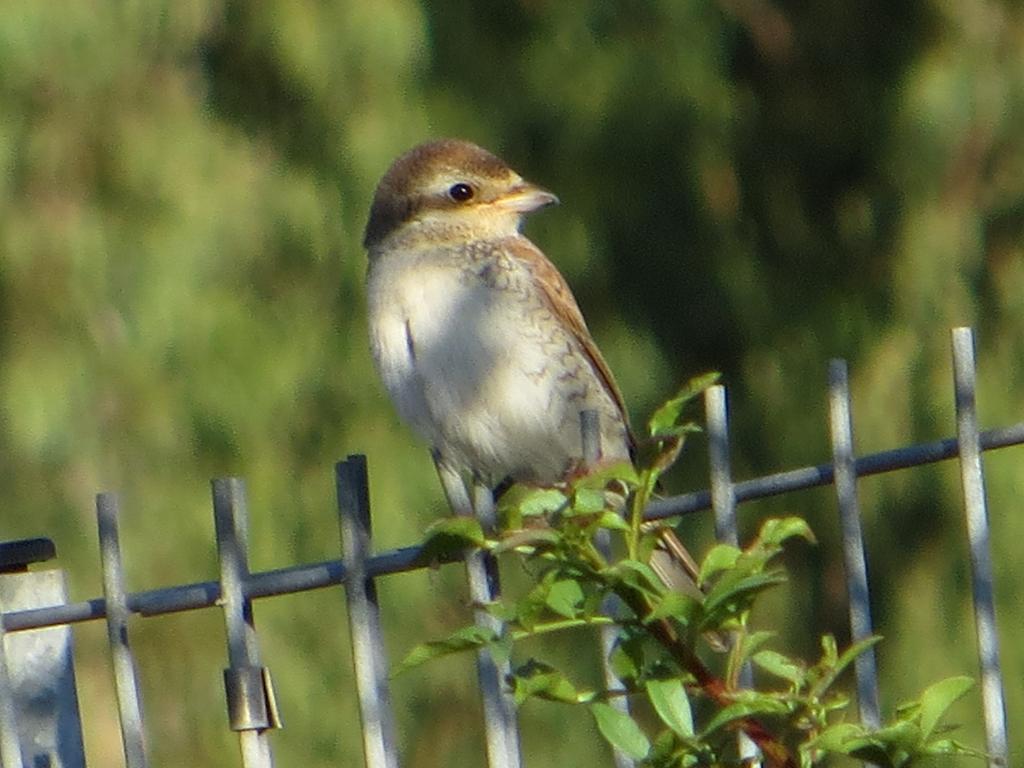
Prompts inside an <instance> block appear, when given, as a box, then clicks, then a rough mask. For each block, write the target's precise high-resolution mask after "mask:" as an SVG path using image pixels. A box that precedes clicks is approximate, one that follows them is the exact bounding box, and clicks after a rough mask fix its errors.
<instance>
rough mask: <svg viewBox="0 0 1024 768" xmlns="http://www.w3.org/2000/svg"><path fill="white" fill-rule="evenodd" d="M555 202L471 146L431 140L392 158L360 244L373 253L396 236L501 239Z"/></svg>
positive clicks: (456, 142)
mask: <svg viewBox="0 0 1024 768" xmlns="http://www.w3.org/2000/svg"><path fill="white" fill-rule="evenodd" d="M557 202H558V198H557V197H555V196H554V195H553V194H551V193H550V192H548V191H547V190H545V189H541V188H540V187H538V186H536V185H535V184H531V183H530V182H528V181H525V180H524V179H523V178H522V177H521V176H520V175H519V174H518V173H516V172H515V171H513V170H512V169H511V168H509V167H508V165H506V164H505V163H504V162H503V161H502V160H500V159H499V158H497V157H495V156H494V155H492V154H491V153H490V152H488V151H487V150H485V149H483V148H481V147H478V146H477V145H476V144H471V143H470V142H468V141H461V140H458V139H442V140H439V141H430V142H427V143H425V144H420V145H419V146H417V147H414V148H413V149H411V150H409V151H408V152H406V153H405V154H404V155H402V156H401V157H399V158H398V159H397V160H395V162H394V163H392V165H391V167H390V168H389V169H388V171H387V173H385V174H384V177H383V178H382V179H381V180H380V183H379V184H378V185H377V191H376V193H375V194H374V196H373V205H372V206H371V207H370V218H369V220H368V221H367V223H366V232H365V234H364V237H363V245H364V246H365V247H366V248H367V249H371V250H372V249H373V248H374V246H377V245H379V244H381V243H383V242H384V241H385V240H387V239H388V238H390V237H391V236H392V235H394V234H396V233H399V232H401V233H403V234H406V233H408V234H410V235H413V236H415V233H416V232H419V233H421V234H422V236H424V237H428V238H429V237H431V236H434V235H442V236H448V237H451V236H455V237H466V238H473V239H477V238H493V237H504V236H508V235H512V234H514V233H516V232H518V231H519V227H520V224H521V222H522V218H523V215H524V214H527V213H529V212H530V211H535V210H537V209H538V208H543V207H544V206H547V205H552V204H554V203H557Z"/></svg>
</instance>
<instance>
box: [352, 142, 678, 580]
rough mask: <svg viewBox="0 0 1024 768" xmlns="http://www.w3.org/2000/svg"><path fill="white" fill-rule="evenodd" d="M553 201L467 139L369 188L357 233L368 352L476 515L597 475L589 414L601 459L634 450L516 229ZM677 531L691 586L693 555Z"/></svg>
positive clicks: (546, 267) (598, 363)
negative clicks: (513, 489)
mask: <svg viewBox="0 0 1024 768" xmlns="http://www.w3.org/2000/svg"><path fill="white" fill-rule="evenodd" d="M558 202H559V200H558V198H557V197H556V196H555V195H554V194H553V193H552V192H550V191H548V190H546V189H544V188H543V187H541V186H538V185H537V184H534V183H533V182H530V181H527V180H526V179H524V178H523V177H522V176H520V174H519V173H517V172H516V171H514V170H513V169H512V168H511V167H510V166H509V165H508V164H507V163H506V162H505V161H503V160H501V159H500V158H499V157H497V156H496V155H494V154H492V153H491V152H489V151H488V150H486V149H484V148H482V147H480V146H478V145H476V144H474V143H471V142H469V141H465V140H462V139H440V140H433V141H428V142H426V143H422V144H420V145H418V146H415V147H413V148H412V149H410V150H408V151H407V152H405V153H404V154H402V155H401V156H399V157H398V158H397V159H396V160H395V161H394V162H393V163H392V164H391V166H390V168H388V170H387V171H386V173H385V174H384V175H383V177H382V178H381V179H380V181H379V183H378V184H377V187H376V190H375V192H374V195H373V201H372V204H371V206H370V213H369V217H368V220H367V223H366V229H365V232H364V237H363V245H364V247H365V249H366V252H367V256H368V269H367V279H366V297H367V311H368V320H369V322H368V327H369V335H370V347H371V352H372V356H373V361H374V364H375V366H376V369H377V372H378V374H379V376H380V378H381V380H382V381H383V383H384V386H385V389H386V390H387V392H388V394H389V395H390V397H391V400H392V401H393V403H394V405H395V408H396V409H397V411H398V414H399V416H400V418H401V419H402V420H403V421H404V422H405V423H407V424H408V425H409V426H410V427H411V428H412V429H413V431H414V432H416V433H417V434H418V435H419V436H420V438H421V439H423V440H424V441H425V442H426V443H428V444H429V445H430V447H431V454H432V456H433V459H434V463H435V465H436V467H437V472H438V475H439V477H440V479H441V484H442V487H443V489H444V491H445V494H446V496H447V497H448V501H449V503H450V505H451V506H452V508H453V509H454V510H455V511H456V512H457V513H463V514H464V513H469V512H470V510H472V509H473V508H474V507H477V508H478V509H477V511H478V513H479V507H480V506H481V504H480V503H479V502H478V501H477V499H479V498H480V497H479V494H480V492H481V490H482V491H483V492H485V493H488V492H489V491H490V490H493V489H494V488H496V487H498V486H499V485H501V484H503V483H509V482H516V483H525V484H529V485H537V486H546V485H551V484H557V483H560V482H563V481H565V480H566V479H568V478H571V477H573V476H574V475H576V474H579V473H581V472H583V471H586V470H587V469H592V468H593V467H592V466H591V467H586V466H584V454H583V441H582V439H581V422H580V418H581V417H580V414H581V412H583V411H592V412H594V413H595V414H596V415H597V420H598V424H599V429H598V433H599V435H600V440H599V443H600V450H599V456H598V462H597V465H598V466H600V465H605V464H611V463H615V462H625V461H630V460H631V457H632V455H633V453H634V447H635V441H634V438H633V435H632V433H631V431H630V426H629V420H628V417H627V411H626V406H625V401H624V399H623V396H622V392H621V391H620V389H619V387H618V384H617V383H616V381H615V378H614V376H613V375H612V372H611V369H610V368H609V366H608V364H607V362H606V361H605V359H604V357H603V356H602V355H601V352H600V350H599V349H598V347H597V344H596V343H595V342H594V339H593V337H592V336H591V333H590V331H589V329H588V327H587V324H586V321H585V320H584V317H583V314H582V312H581V311H580V308H579V305H578V304H577V302H576V299H575V297H574V296H573V293H572V291H571V289H570V288H569V284H568V283H567V282H566V280H565V278H564V277H563V276H562V274H561V273H560V272H559V271H558V269H557V268H556V267H555V265H554V264H553V263H552V262H551V261H550V259H548V257H547V256H545V255H544V253H543V252H542V251H541V250H540V248H538V247H537V246H536V245H535V244H534V243H533V242H532V241H530V240H529V239H528V238H527V237H526V236H524V235H523V234H522V231H521V229H522V224H523V220H524V218H525V217H526V215H528V214H531V213H533V212H535V211H539V210H541V209H543V208H547V207H549V206H552V205H555V204H557V203H558ZM666 530H667V529H666ZM668 535H669V536H670V537H671V539H672V541H670V542H669V545H668V550H672V549H674V548H675V549H677V551H676V553H675V554H674V555H673V557H676V558H682V559H683V561H685V566H684V570H685V571H686V574H687V580H688V581H690V582H691V583H692V582H693V581H694V580H695V579H696V572H697V570H696V568H697V567H696V564H695V563H694V562H693V559H692V557H690V556H689V553H688V552H686V550H685V548H684V547H682V545H681V544H679V543H678V542H677V541H676V540H675V537H674V536H671V533H670V532H669V534H668ZM676 544H678V548H676V547H675V545H676ZM679 551H681V553H682V554H680V553H679ZM687 591H692V590H690V589H689V588H687Z"/></svg>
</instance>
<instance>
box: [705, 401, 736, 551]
mask: <svg viewBox="0 0 1024 768" xmlns="http://www.w3.org/2000/svg"><path fill="white" fill-rule="evenodd" d="M704 416H705V419H706V421H707V431H708V462H709V463H710V465H711V509H712V510H713V512H714V515H715V538H717V539H718V540H719V541H721V542H723V543H725V544H732V546H734V547H738V546H739V544H740V537H739V532H738V530H737V528H736V494H735V492H734V491H733V483H732V465H731V462H730V459H729V413H728V406H727V403H726V398H725V387H723V386H721V385H720V384H716V385H715V386H713V387H709V388H708V390H707V391H706V392H705V393H704Z"/></svg>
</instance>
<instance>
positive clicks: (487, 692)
mask: <svg viewBox="0 0 1024 768" xmlns="http://www.w3.org/2000/svg"><path fill="white" fill-rule="evenodd" d="M473 509H474V510H475V512H476V516H477V518H478V519H479V520H480V524H481V525H482V526H483V527H484V530H485V531H486V532H487V534H488V535H491V534H493V533H494V526H495V519H496V515H495V511H494V497H493V496H492V494H491V489H490V488H487V487H486V486H484V485H482V484H481V483H476V484H475V485H474V488H473ZM466 574H467V576H468V581H469V593H470V598H471V599H472V601H473V604H474V605H477V606H484V605H487V604H488V603H492V602H494V601H495V600H497V599H498V598H499V597H500V596H501V586H500V583H499V579H498V561H497V560H495V559H494V557H493V556H491V555H490V554H488V553H487V552H484V551H483V550H479V549H478V550H474V551H472V552H470V553H469V554H468V555H466ZM474 619H475V621H476V624H477V626H478V627H486V628H487V629H490V630H492V631H493V632H494V633H495V634H497V635H501V634H502V633H503V632H504V626H503V625H502V623H501V622H500V621H499V620H498V619H496V618H495V617H494V616H492V615H491V614H490V613H489V612H488V611H487V610H486V609H485V608H482V607H479V608H477V609H476V610H475V611H474ZM476 664H477V666H476V668H477V678H478V679H479V681H480V694H481V697H482V699H483V707H484V724H485V727H486V730H487V761H488V765H489V766H490V767H491V768H520V766H521V765H522V757H521V754H520V749H519V725H518V718H517V716H516V708H515V702H514V701H513V700H512V696H511V695H510V693H509V692H508V691H507V690H506V688H505V685H504V680H505V678H506V676H507V675H508V674H509V673H510V672H511V665H510V664H509V662H508V661H504V662H499V661H498V660H497V659H495V658H494V654H492V653H491V651H490V650H488V649H487V648H484V649H482V650H481V651H480V652H479V653H478V654H477V662H476Z"/></svg>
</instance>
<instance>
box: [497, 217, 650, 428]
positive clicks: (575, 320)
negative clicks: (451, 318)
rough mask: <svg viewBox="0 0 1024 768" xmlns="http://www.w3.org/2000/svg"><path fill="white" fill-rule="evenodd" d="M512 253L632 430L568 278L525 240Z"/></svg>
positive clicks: (517, 240) (510, 247)
mask: <svg viewBox="0 0 1024 768" xmlns="http://www.w3.org/2000/svg"><path fill="white" fill-rule="evenodd" d="M508 252H509V255H511V256H512V257H513V258H515V259H517V260H518V261H519V262H520V263H522V264H523V265H525V266H526V268H527V270H528V271H529V273H530V275H531V276H532V278H533V280H534V281H535V282H536V284H537V286H538V287H539V288H540V289H541V291H540V292H541V295H542V296H543V297H544V299H545V301H546V302H547V304H548V308H549V309H550V310H551V312H552V313H553V314H554V315H555V317H557V318H558V319H559V320H560V321H562V324H563V325H564V326H565V327H566V328H568V329H569V330H570V331H571V332H572V335H573V337H574V338H575V339H576V342H577V343H578V344H579V345H580V349H582V350H583V353H584V354H585V355H586V356H587V359H588V360H589V361H590V366H591V368H593V369H594V373H596V374H597V376H598V378H600V379H601V382H602V383H603V384H604V385H605V388H606V389H607V390H608V392H609V393H611V396H612V398H613V399H614V400H615V405H616V406H617V407H618V409H619V412H620V414H621V415H622V423H623V424H625V425H627V428H628V426H629V417H628V414H627V413H626V403H625V401H624V400H623V398H622V392H621V391H620V390H619V385H618V384H616V383H615V377H614V376H612V372H611V369H610V368H609V367H608V363H606V362H605V360H604V357H602V356H601V351H600V350H599V349H598V348H597V344H595V343H594V339H593V338H592V337H591V336H590V331H589V330H588V328H587V323H586V321H585V320H584V319H583V313H582V312H580V308H579V305H577V304H576V297H575V296H573V295H572V290H571V289H570V288H569V284H568V283H567V282H565V278H564V277H562V274H561V273H560V272H559V271H558V269H557V268H556V267H555V265H554V264H552V263H551V261H550V260H549V259H548V257H547V256H545V255H544V254H543V253H542V252H541V250H540V249H539V248H538V247H537V246H535V245H534V244H533V243H531V242H530V241H529V240H527V239H526V238H525V237H517V238H515V239H513V240H510V241H509V244H508ZM632 439H633V438H632V433H631V434H630V442H632Z"/></svg>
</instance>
